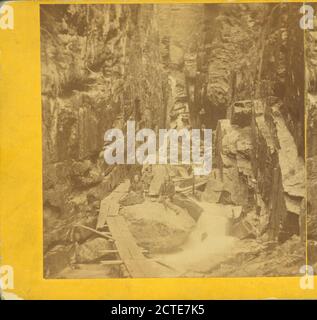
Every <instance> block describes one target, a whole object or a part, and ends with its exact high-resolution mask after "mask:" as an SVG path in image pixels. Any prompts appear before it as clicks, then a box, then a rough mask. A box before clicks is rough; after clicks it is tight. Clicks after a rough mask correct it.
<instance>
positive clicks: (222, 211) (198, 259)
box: [156, 202, 237, 275]
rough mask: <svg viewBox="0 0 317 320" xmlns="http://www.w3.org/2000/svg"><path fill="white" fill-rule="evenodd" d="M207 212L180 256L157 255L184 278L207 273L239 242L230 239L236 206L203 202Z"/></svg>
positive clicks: (200, 203)
mask: <svg viewBox="0 0 317 320" xmlns="http://www.w3.org/2000/svg"><path fill="white" fill-rule="evenodd" d="M199 205H200V206H201V207H203V209H204V211H203V212H202V214H201V217H200V219H199V220H198V222H197V224H196V226H195V229H194V230H193V231H192V233H191V234H190V236H189V238H188V240H187V242H186V243H185V244H184V245H183V246H182V247H181V250H180V251H179V252H176V253H169V254H161V255H157V256H156V259H158V260H159V261H161V262H163V263H165V264H166V265H168V266H170V267H172V268H174V269H176V270H177V272H178V273H180V275H182V274H184V275H185V274H190V273H197V272H198V273H204V272H207V271H208V270H209V269H210V268H211V267H212V266H213V265H214V264H216V263H219V262H220V261H221V260H224V258H225V257H226V256H228V254H229V253H230V252H231V249H232V248H233V247H234V245H235V243H236V241H237V240H236V239H235V238H233V237H229V236H226V224H227V221H228V217H230V216H231V215H232V206H230V205H221V204H217V203H207V202H199Z"/></svg>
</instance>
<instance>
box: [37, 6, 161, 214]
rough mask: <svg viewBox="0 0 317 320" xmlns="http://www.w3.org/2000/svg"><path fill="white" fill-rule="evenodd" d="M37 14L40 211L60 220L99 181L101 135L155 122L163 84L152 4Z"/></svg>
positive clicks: (61, 8)
mask: <svg viewBox="0 0 317 320" xmlns="http://www.w3.org/2000/svg"><path fill="white" fill-rule="evenodd" d="M41 8H42V10H41V54H42V99H43V101H42V105H43V155H44V163H43V168H44V182H43V184H44V190H45V192H44V196H45V198H44V206H45V207H49V208H51V209H52V210H55V211H57V212H58V213H62V214H64V213H67V212H69V211H70V209H73V208H69V206H68V205H69V197H70V196H71V194H73V193H75V192H77V191H78V190H83V189H84V190H85V189H88V188H91V187H93V186H95V185H98V184H99V183H100V182H101V180H102V179H103V175H104V170H105V165H104V161H103V159H102V154H100V153H101V152H102V148H103V143H104V142H103V136H104V133H105V131H106V130H107V129H109V128H112V127H123V124H124V123H125V121H126V120H127V119H128V118H134V119H136V120H137V121H139V122H140V123H142V125H143V126H146V127H150V128H151V127H154V125H156V124H159V123H160V121H161V120H162V118H163V117H162V115H161V108H162V106H164V104H165V102H164V101H165V100H164V92H165V86H166V83H167V78H166V77H165V76H164V74H162V72H160V60H159V58H160V55H159V40H158V37H159V34H158V29H157V27H158V25H157V21H156V20H155V15H156V13H155V8H154V7H153V6H151V5H146V6H138V5H133V6H125V5H123V6H122V5H65V6H54V8H52V7H51V6H48V7H46V6H42V7H41Z"/></svg>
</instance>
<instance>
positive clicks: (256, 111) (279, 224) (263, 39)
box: [206, 4, 305, 240]
mask: <svg viewBox="0 0 317 320" xmlns="http://www.w3.org/2000/svg"><path fill="white" fill-rule="evenodd" d="M230 8H231V6H230ZM239 8H240V10H238V12H239V13H235V14H236V15H238V14H243V17H246V19H245V18H242V17H240V18H239V19H237V21H238V22H237V23H236V24H235V23H234V22H235V20H234V19H232V18H231V17H232V16H233V15H234V14H233V13H232V11H231V10H228V11H227V10H224V11H223V10H221V12H220V13H219V16H220V17H221V19H220V21H221V22H222V25H221V24H220V25H219V26H221V30H222V33H223V32H224V30H226V29H227V30H229V31H230V32H228V34H230V35H234V32H235V31H239V35H240V36H241V37H242V40H244V41H242V42H238V41H237V40H236V39H238V40H239V39H240V37H234V36H232V37H233V38H234V39H233V40H232V39H231V38H230V36H228V37H229V40H230V41H228V42H227V41H226V37H222V38H221V41H218V40H217V37H216V38H213V40H212V44H211V47H212V48H213V50H212V52H213V53H215V52H216V56H215V59H214V60H212V62H213V63H214V64H215V65H213V64H211V65H209V67H210V69H209V70H210V74H211V75H213V76H214V75H218V76H217V77H216V78H211V77H209V81H210V82H208V84H207V88H208V85H209V88H217V87H218V88H219V87H220V86H221V87H222V90H216V89H215V90H214V91H210V90H209V93H210V92H213V97H218V98H219V97H223V98H222V99H218V102H217V103H215V102H214V103H213V105H214V106H215V105H217V106H218V107H219V108H222V109H224V110H226V111H225V113H226V118H228V119H226V120H219V118H218V119H216V122H217V130H216V138H215V139H216V142H215V149H216V166H217V168H218V169H219V171H220V174H219V178H220V179H221V183H223V186H222V196H220V200H219V201H220V202H229V203H232V204H235V205H241V206H242V215H241V218H242V219H243V217H244V216H245V215H246V214H247V213H248V212H255V214H256V215H257V219H258V225H257V229H258V233H259V234H267V236H268V237H269V238H271V239H279V240H285V239H287V238H289V237H290V236H291V235H292V234H294V233H295V234H300V233H301V234H302V237H304V236H303V233H304V231H305V230H304V229H305V227H304V224H303V221H304V220H305V219H304V217H303V216H304V215H305V208H304V204H305V200H304V198H305V184H304V181H305V170H304V168H305V167H304V160H303V158H304V114H305V107H304V106H305V104H304V85H303V84H304V59H303V57H304V45H303V31H302V30H301V29H300V28H298V21H299V17H298V12H299V5H297V4H268V5H263V7H262V10H260V12H261V13H262V14H259V13H258V14H257V13H255V12H254V11H252V9H255V8H254V7H253V5H250V7H248V6H244V5H241V7H239ZM248 15H249V16H248ZM217 19H218V17H217V18H216V20H217ZM232 21H234V22H232ZM229 22H230V23H229ZM248 28H250V29H252V30H253V32H249V33H247V31H248V30H249V29H248ZM243 31H245V33H243ZM218 34H219V33H218ZM220 34H221V33H220ZM244 34H245V36H246V37H247V40H245V39H244V38H243V35H244ZM223 38H224V39H223ZM245 43H247V44H248V45H247V46H246V47H245V48H244V47H243V46H242V44H245ZM233 45H235V47H232V46H233ZM230 46H231V48H232V49H235V50H225V49H227V47H228V48H229V47H230ZM215 47H216V48H215ZM218 51H220V52H221V53H222V56H221V58H222V59H223V62H224V63H219V60H218V61H217V60H216V59H217V58H218V59H220V58H219V56H217V52H218ZM228 52H229V53H228ZM226 59H228V60H230V62H229V61H227V60H226ZM215 60H216V62H215ZM226 68H228V70H226ZM218 69H220V70H221V76H219V72H218ZM229 70H230V72H229ZM207 92H208V90H207ZM220 92H221V95H219V93H220ZM215 93H217V94H218V95H215ZM209 101H210V99H209ZM214 101H215V99H214ZM216 114H217V113H216ZM214 115H215V114H214ZM214 180H215V177H212V178H211V182H210V185H209V188H208V187H207V189H206V193H207V192H210V190H213V188H212V187H211V185H214V186H215V188H217V189H219V182H217V183H215V181H214ZM214 191H215V190H213V192H214ZM217 191H218V193H219V190H217Z"/></svg>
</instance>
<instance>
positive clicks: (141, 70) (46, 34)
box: [41, 4, 317, 259]
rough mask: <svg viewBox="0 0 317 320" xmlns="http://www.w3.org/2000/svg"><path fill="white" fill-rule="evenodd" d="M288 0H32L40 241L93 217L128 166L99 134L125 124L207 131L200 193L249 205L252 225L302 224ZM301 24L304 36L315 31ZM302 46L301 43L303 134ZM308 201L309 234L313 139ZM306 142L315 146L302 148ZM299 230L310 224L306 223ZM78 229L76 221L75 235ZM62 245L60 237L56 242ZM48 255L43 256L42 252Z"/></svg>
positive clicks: (300, 83)
mask: <svg viewBox="0 0 317 320" xmlns="http://www.w3.org/2000/svg"><path fill="white" fill-rule="evenodd" d="M298 15H299V5H298V4H230V5H229V4H210V5H208V4H186V5H185V4H184V5H181V4H177V5H176V4H173V5H113V4H111V5H110V4H109V5H58V6H49V5H48V6H41V59H42V110H43V172H44V174H43V189H44V193H43V194H44V199H43V202H44V245H45V246H44V247H45V252H46V254H47V259H55V258H54V254H55V252H59V254H61V255H62V254H64V253H65V250H64V249H65V248H64V249H60V248H59V247H56V246H57V245H60V244H62V245H63V246H66V248H68V245H69V244H70V242H71V240H72V237H73V235H72V234H70V232H69V230H70V226H71V225H73V224H75V223H81V224H84V225H86V226H92V227H94V226H95V224H96V216H97V214H98V206H99V200H100V199H102V198H104V196H105V195H106V194H107V193H109V192H110V191H112V190H113V188H114V187H115V186H116V185H117V184H118V183H119V182H120V181H121V179H122V178H123V177H125V176H126V175H127V170H128V169H127V168H126V167H124V166H118V167H110V166H107V165H106V164H105V162H104V159H103V152H102V150H103V143H104V141H103V136H104V133H105V131H106V130H107V129H109V128H113V127H117V128H122V129H123V128H124V126H125V123H126V121H127V120H128V119H134V120H136V121H137V123H138V126H139V128H142V127H147V128H152V129H157V128H159V127H161V128H166V127H172V128H181V127H186V126H187V127H188V126H192V127H196V128H199V127H201V126H206V127H208V128H212V129H214V130H215V132H216V134H215V144H214V149H215V158H214V166H215V167H216V168H215V170H214V171H213V173H212V175H211V177H210V181H209V183H208V185H207V188H206V190H205V192H204V195H203V198H204V199H207V200H208V201H212V202H221V203H224V204H232V205H235V206H241V207H242V215H241V217H240V218H241V219H244V218H245V217H246V216H247V215H248V214H251V215H255V217H256V221H257V222H256V232H255V233H256V234H255V235H254V236H255V237H260V236H265V237H269V238H270V239H279V240H283V241H284V240H286V239H288V238H290V237H291V236H292V235H293V234H302V237H303V238H304V237H305V235H303V233H304V229H305V228H303V225H304V224H303V221H304V220H305V199H304V198H305V186H304V180H305V173H304V160H303V158H304V114H305V112H304V108H305V107H304V106H305V104H304V59H303V57H304V46H303V41H304V37H303V32H302V31H301V29H299V28H298V20H299V16H298ZM307 37H308V38H309V39H310V40H311V43H313V42H314V41H315V35H314V32H311V33H310V34H309V35H307ZM314 51H315V49H314V48H313V46H311V47H310V49H309V51H308V56H309V57H310V59H309V65H308V72H309V76H308V78H309V101H310V102H309V127H308V139H311V140H312V141H314V136H315V131H316V130H315V127H316V126H315V122H316V119H315V118H316V117H315V114H316V112H315V111H316V110H315V109H314V105H315V95H316V92H315V91H316V88H317V86H316V72H315V52H314ZM310 146H311V147H310V148H309V150H308V156H309V159H308V162H307V163H308V169H309V170H310V171H309V176H311V184H310V189H309V192H310V193H309V194H310V195H311V197H310V200H309V202H308V206H309V208H310V209H311V210H310V217H311V218H310V219H311V221H312V224H311V229H309V231H308V232H309V234H310V236H311V237H312V238H314V237H315V231H314V230H315V229H316V227H315V226H316V221H315V220H316V219H315V214H314V212H315V211H316V210H314V208H315V207H316V206H315V201H314V200H313V198H314V197H313V196H312V195H313V194H314V185H315V184H314V182H313V181H314V180H313V179H314V177H315V171H316V170H315V169H314V167H315V163H316V161H315V160H316V159H315V158H316V157H315V154H316V152H315V151H316V150H317V149H316V148H315V147H313V143H310ZM315 149H316V150H315ZM310 230H311V231H310ZM90 235H91V234H89V232H86V231H85V232H84V231H83V230H81V231H80V238H81V239H87V238H89V237H90ZM68 249H69V250H70V248H68ZM52 256H53V258H52Z"/></svg>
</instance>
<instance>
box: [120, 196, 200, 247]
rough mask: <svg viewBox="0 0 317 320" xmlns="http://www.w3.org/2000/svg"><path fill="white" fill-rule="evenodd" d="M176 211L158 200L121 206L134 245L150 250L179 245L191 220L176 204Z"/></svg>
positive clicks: (183, 240) (189, 228) (188, 231)
mask: <svg viewBox="0 0 317 320" xmlns="http://www.w3.org/2000/svg"><path fill="white" fill-rule="evenodd" d="M179 209H180V210H178V212H179V214H178V215H176V213H175V212H174V211H173V210H171V209H168V208H167V209H165V208H164V206H163V204H161V203H158V202H149V201H147V202H145V203H143V204H138V205H135V206H130V207H124V208H123V209H122V210H121V212H120V213H121V214H122V215H123V216H124V217H125V219H126V221H127V223H128V227H129V230H130V231H131V233H132V235H133V236H134V238H135V239H136V241H137V243H138V245H139V246H140V247H143V248H145V249H147V250H149V251H150V252H169V251H173V250H175V249H177V248H179V247H180V246H181V245H182V244H183V243H184V242H185V241H186V240H187V238H188V236H189V234H190V233H191V231H192V229H193V228H194V226H195V221H194V220H193V219H192V218H191V217H190V216H189V215H188V213H187V212H186V211H185V210H183V209H181V208H179Z"/></svg>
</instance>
